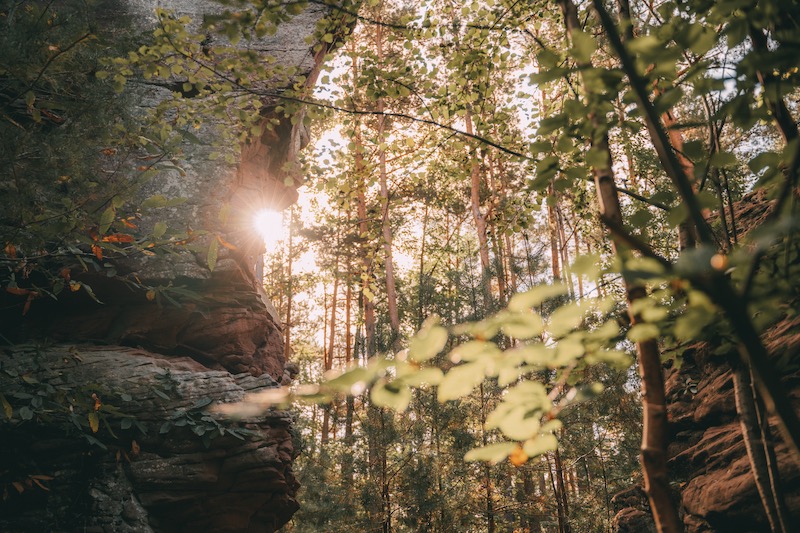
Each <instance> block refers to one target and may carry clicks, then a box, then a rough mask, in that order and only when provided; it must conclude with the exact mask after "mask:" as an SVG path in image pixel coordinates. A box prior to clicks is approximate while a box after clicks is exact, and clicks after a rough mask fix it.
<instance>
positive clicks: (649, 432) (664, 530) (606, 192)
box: [559, 0, 683, 533]
mask: <svg viewBox="0 0 800 533" xmlns="http://www.w3.org/2000/svg"><path fill="white" fill-rule="evenodd" d="M559 4H560V5H561V10H562V13H563V15H564V22H565V25H566V28H567V33H568V34H569V35H570V36H571V35H572V34H573V32H577V31H580V23H579V21H578V11H577V8H576V7H575V4H574V3H573V2H572V0H559ZM584 66H586V65H584ZM591 120H592V123H593V125H594V129H595V131H598V132H603V133H602V134H601V135H599V136H598V137H599V138H597V139H594V140H593V142H592V147H593V149H595V150H597V151H598V152H600V153H602V154H603V155H604V158H605V161H604V164H603V165H598V166H594V167H592V174H593V176H594V181H595V187H596V189H597V199H598V203H599V212H600V218H601V219H602V220H603V221H604V222H606V223H608V224H612V225H614V226H616V227H622V212H621V210H620V205H619V196H618V193H617V189H616V185H615V183H614V175H613V172H612V168H613V167H612V163H611V162H612V158H611V150H610V148H609V146H608V134H607V133H605V132H606V128H605V127H604V125H602V124H601V118H600V117H599V116H598V115H596V114H592V116H591ZM611 244H612V249H613V250H614V253H615V254H617V255H620V256H622V257H623V258H624V257H625V256H626V255H627V254H628V250H627V247H626V245H625V244H624V243H623V242H621V241H620V240H619V239H617V238H615V237H613V236H612V238H611ZM625 291H626V294H627V300H628V310H629V315H630V319H631V325H635V324H637V323H638V322H639V317H638V316H636V315H635V314H634V313H632V312H631V309H632V305H633V303H634V302H635V301H636V300H638V299H640V298H644V297H646V296H647V293H646V291H645V289H644V287H641V286H633V285H631V284H630V283H628V281H627V280H625ZM636 352H637V355H638V359H639V373H640V376H641V379H642V385H641V388H642V402H643V408H644V409H643V417H644V427H643V430H642V454H641V461H642V471H643V474H644V488H645V492H647V496H648V498H649V500H650V508H651V510H652V512H653V520H654V521H655V524H656V527H657V529H658V531H659V532H660V533H673V532H675V533H677V532H679V531H683V526H682V524H681V521H680V518H679V517H678V511H677V509H676V506H675V502H674V501H673V499H672V492H671V489H670V486H669V475H668V472H667V442H668V436H669V428H668V426H667V408H666V400H665V396H664V375H663V368H662V366H661V356H660V352H659V349H658V344H657V343H656V340H655V339H649V340H646V341H642V342H637V343H636Z"/></svg>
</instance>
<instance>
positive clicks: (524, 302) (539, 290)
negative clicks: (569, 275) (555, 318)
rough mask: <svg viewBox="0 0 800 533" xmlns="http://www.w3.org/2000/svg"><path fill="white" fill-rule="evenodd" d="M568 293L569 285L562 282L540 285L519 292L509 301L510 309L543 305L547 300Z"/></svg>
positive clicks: (525, 308) (521, 309)
mask: <svg viewBox="0 0 800 533" xmlns="http://www.w3.org/2000/svg"><path fill="white" fill-rule="evenodd" d="M566 293H567V287H566V286H565V285H562V284H553V285H538V286H536V287H534V288H532V289H530V290H528V291H525V292H518V293H517V294H515V295H514V296H512V297H511V300H509V302H508V310H509V311H525V310H527V309H530V308H531V307H536V306H538V305H541V304H542V303H543V302H544V301H545V300H549V299H550V298H555V297H556V296H561V295H562V294H566Z"/></svg>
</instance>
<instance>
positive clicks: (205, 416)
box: [0, 0, 329, 533]
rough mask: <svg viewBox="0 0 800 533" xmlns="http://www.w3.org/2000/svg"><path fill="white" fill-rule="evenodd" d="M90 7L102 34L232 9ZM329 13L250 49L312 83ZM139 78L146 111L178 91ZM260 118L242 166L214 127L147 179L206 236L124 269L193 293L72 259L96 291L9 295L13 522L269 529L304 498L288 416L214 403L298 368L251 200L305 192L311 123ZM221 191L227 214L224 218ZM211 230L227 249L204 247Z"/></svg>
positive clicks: (134, 528) (137, 2)
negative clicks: (237, 411) (266, 286)
mask: <svg viewBox="0 0 800 533" xmlns="http://www.w3.org/2000/svg"><path fill="white" fill-rule="evenodd" d="M91 5H92V6H93V7H92V9H95V10H96V12H95V13H93V14H92V15H91V16H93V17H94V18H95V19H96V20H97V23H98V32H99V33H100V34H101V38H102V36H104V38H108V39H115V38H118V37H119V36H120V35H123V34H124V35H126V36H128V37H130V35H132V34H134V33H136V32H146V31H149V30H151V29H152V28H153V27H154V25H155V23H156V19H155V14H154V9H155V8H156V7H166V8H168V9H172V10H174V11H175V12H176V13H177V14H178V15H189V16H191V17H192V18H193V19H194V20H201V19H202V16H203V15H204V14H206V13H210V12H212V10H215V9H216V10H219V9H221V8H220V7H219V4H215V3H214V2H210V1H195V0H173V1H170V2H159V1H156V0H107V1H104V2H98V3H96V4H91ZM328 13H329V11H328V9H327V8H325V7H322V6H319V5H317V6H315V5H310V6H309V7H306V8H305V9H304V10H303V11H302V12H300V13H299V14H297V15H295V16H292V17H290V18H289V19H288V21H286V22H284V23H283V24H281V26H280V27H279V29H278V32H277V33H276V34H275V35H273V36H271V37H265V38H263V39H261V40H259V41H258V42H257V43H256V44H255V45H253V46H254V48H255V49H256V50H257V52H258V53H259V54H264V55H269V56H271V57H273V58H274V59H275V61H276V62H277V63H278V64H283V65H287V66H291V67H294V71H295V72H296V75H297V76H304V77H306V79H307V80H308V81H307V82H306V83H308V84H312V83H313V81H314V79H315V75H316V71H317V70H318V69H319V67H320V63H321V59H322V57H323V56H324V52H325V49H323V50H322V51H321V52H319V51H318V52H317V53H314V51H313V49H312V47H311V46H310V45H309V44H308V42H307V41H306V39H307V38H308V37H310V36H312V35H313V34H314V32H315V30H316V27H317V24H318V23H319V22H320V21H321V20H322V19H323V18H324V17H325V16H327V15H328ZM134 85H135V84H134ZM281 88H282V87H275V88H274V89H275V90H279V89H281ZM132 90H133V91H134V94H135V98H134V104H135V105H137V106H140V107H143V108H147V107H148V106H152V105H155V103H157V102H159V101H161V100H162V99H164V98H167V97H169V96H170V94H171V92H172V88H171V87H170V86H169V85H168V84H162V85H158V84H140V85H138V86H134V87H133V88H132ZM273 92H274V91H273ZM275 103H276V102H268V104H270V105H274V104H275ZM262 116H263V119H264V122H265V123H266V122H268V121H269V120H270V119H275V120H274V121H273V122H277V126H275V127H271V128H266V127H265V128H264V130H263V133H262V135H261V137H260V138H259V139H257V140H256V141H255V142H252V143H250V144H248V145H247V146H245V147H243V149H242V150H241V160H240V164H238V165H231V164H229V163H226V162H224V161H223V160H212V159H213V158H212V157H211V152H213V151H215V150H217V149H218V147H214V146H212V142H211V141H212V140H213V137H214V127H215V125H214V124H210V125H207V126H203V128H202V129H201V130H200V131H199V132H198V135H197V137H198V138H199V142H194V143H189V142H187V143H185V145H184V146H183V160H182V161H181V165H180V167H181V170H173V171H169V170H167V171H164V172H162V174H160V175H159V178H158V179H157V180H154V181H152V182H151V183H148V184H147V185H146V186H145V187H144V188H143V189H142V190H141V191H140V192H139V193H138V194H139V196H140V200H141V199H144V198H147V197H152V196H154V195H160V196H163V197H165V198H168V199H171V198H177V197H181V198H183V199H185V201H184V202H183V203H181V204H180V205H177V204H176V205H174V206H173V207H169V208H168V209H167V211H168V212H167V214H166V215H165V214H164V211H163V210H162V211H161V212H159V213H158V217H160V218H159V219H157V220H158V221H161V222H163V223H165V224H166V225H167V226H169V227H170V228H182V229H186V228H187V227H191V228H194V229H203V230H205V231H207V233H206V234H205V236H203V237H201V238H200V239H199V244H201V245H202V246H199V247H198V248H197V249H194V250H189V249H186V250H178V251H177V253H173V254H164V255H140V256H132V257H129V258H126V259H123V260H120V261H118V262H117V263H116V264H115V265H114V267H115V269H117V271H118V272H119V273H120V274H122V275H124V276H127V277H128V279H136V280H139V281H141V282H142V284H144V285H149V286H159V287H164V288H166V289H165V290H167V291H169V290H185V291H190V293H191V294H192V295H193V297H191V298H188V299H183V300H182V301H181V302H180V304H179V305H173V304H171V303H169V302H166V301H157V299H155V298H153V296H152V294H147V293H145V292H144V291H142V290H136V289H132V288H131V287H130V286H129V285H126V284H125V283H123V282H122V281H120V279H119V278H118V277H114V276H111V277H109V276H107V275H105V274H104V273H103V272H99V273H97V272H91V271H84V270H83V269H81V268H69V267H72V266H73V265H67V267H68V268H69V270H68V271H67V275H68V276H70V279H71V280H72V281H78V282H84V283H86V284H88V285H90V286H91V287H92V289H93V292H94V294H95V295H96V296H97V298H98V299H99V300H101V301H102V303H99V302H97V301H95V300H93V299H92V298H90V297H89V295H88V294H87V293H86V292H84V291H80V292H75V293H71V292H69V291H65V292H64V293H62V295H61V296H60V297H59V299H58V300H57V301H56V300H53V301H44V300H42V301H37V302H36V305H34V306H32V307H31V308H30V310H29V312H27V311H28V309H27V308H26V309H25V311H26V313H25V316H23V313H21V312H20V311H21V310H22V307H21V306H22V305H23V301H21V300H20V299H19V298H18V297H17V295H14V294H9V293H3V294H2V295H0V305H2V308H3V311H2V312H0V320H1V321H2V323H1V324H0V333H1V334H2V336H3V339H4V340H5V341H9V340H10V341H12V342H13V343H15V344H14V345H12V346H9V347H6V348H4V349H3V351H0V391H2V392H3V394H4V395H5V397H7V399H8V400H9V401H10V403H13V404H14V405H13V406H12V405H10V404H9V403H4V405H3V408H4V410H6V412H7V413H8V410H9V409H11V410H12V413H13V417H12V416H7V418H10V419H11V421H10V422H8V421H7V422H4V423H2V424H0V457H1V458H0V484H2V487H0V490H2V492H3V497H2V500H0V530H1V531H8V532H27V531H30V532H34V531H36V532H38V531H86V532H108V533H111V532H125V531H130V532H147V531H163V532H180V531H214V532H225V531H230V532H234V531H261V532H264V531H266V532H271V531H274V530H276V529H277V528H279V527H280V526H281V525H283V524H284V523H285V522H286V521H287V520H288V519H289V518H290V517H291V515H292V513H293V512H294V511H295V510H296V508H297V502H296V500H295V493H296V490H297V488H298V484H297V481H296V480H295V478H294V476H293V474H292V459H293V457H294V454H295V448H294V445H293V441H292V433H291V419H290V416H289V415H288V414H287V413H285V412H280V411H275V412H270V413H268V414H267V415H265V416H262V417H259V418H255V419H247V420H243V421H239V422H231V421H226V420H222V419H219V418H215V417H214V416H212V415H211V414H209V413H208V412H207V411H206V408H207V407H208V406H209V405H210V404H211V403H212V402H230V401H236V400H240V399H241V398H242V396H243V395H244V394H245V393H247V392H253V391H259V390H263V389H264V388H268V387H275V386H278V384H279V382H280V381H281V380H283V379H284V376H286V375H289V376H290V375H291V371H289V372H285V371H284V364H285V360H284V350H283V341H282V335H281V324H280V322H279V319H278V318H277V314H276V312H275V311H274V309H273V308H272V306H271V304H270V303H269V301H268V300H267V299H266V297H265V295H264V293H263V290H261V287H260V280H256V278H255V274H254V266H255V261H256V257H257V256H258V254H259V253H261V245H259V243H258V239H257V238H256V237H255V236H254V234H253V232H252V230H251V229H250V228H249V225H250V220H251V217H252V215H253V213H254V211H255V210H257V209H260V208H265V207H271V208H275V209H282V208H285V207H286V206H287V205H289V204H291V203H292V202H294V201H295V200H296V188H297V186H299V185H300V184H301V183H302V178H301V177H300V176H299V175H298V173H297V170H296V168H295V164H294V163H295V158H296V155H297V152H298V151H299V150H301V149H302V148H303V147H304V146H305V145H306V144H307V143H308V133H307V131H306V130H305V127H304V126H303V121H302V120H295V121H291V120H289V119H287V118H283V117H282V116H278V115H276V114H274V113H273V114H272V115H270V112H269V110H268V109H267V111H263V112H262ZM276 117H278V118H276ZM301 118H302V117H301ZM222 206H227V209H228V211H230V212H231V213H232V216H230V217H225V218H224V219H223V217H221V216H220V208H221V207H222ZM165 217H166V218H165ZM155 223H156V219H154V218H152V217H151V218H148V216H147V215H146V214H145V216H144V218H143V219H142V220H141V221H139V226H140V229H141V230H142V231H151V230H152V228H153V225H154V224H155ZM217 238H219V240H220V242H225V243H229V244H231V246H230V247H229V248H230V249H229V248H226V247H224V246H220V247H219V250H218V257H216V260H215V261H210V260H209V258H208V257H207V254H208V252H207V250H208V248H209V246H210V245H211V243H212V242H213V241H214V239H217ZM216 255H217V253H215V256H216ZM209 263H212V264H211V265H210V264H209ZM212 266H213V268H211V267H212Z"/></svg>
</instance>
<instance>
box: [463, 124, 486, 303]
mask: <svg viewBox="0 0 800 533" xmlns="http://www.w3.org/2000/svg"><path fill="white" fill-rule="evenodd" d="M464 120H465V130H466V132H467V134H468V135H474V130H473V126H472V111H471V110H470V109H468V110H467V113H466V115H465V119H464ZM469 191H470V196H469V197H470V205H471V208H472V220H473V221H474V222H475V230H476V231H477V234H478V257H479V258H480V261H481V286H482V288H483V296H484V300H485V305H486V308H487V310H488V309H490V308H491V307H492V303H491V302H492V285H491V282H492V278H491V267H492V265H491V262H490V260H489V240H488V236H487V234H486V229H487V228H486V216H485V215H484V213H483V212H482V211H481V163H480V154H479V149H478V148H477V147H476V148H475V149H474V150H473V152H472V157H471V160H470V189H469Z"/></svg>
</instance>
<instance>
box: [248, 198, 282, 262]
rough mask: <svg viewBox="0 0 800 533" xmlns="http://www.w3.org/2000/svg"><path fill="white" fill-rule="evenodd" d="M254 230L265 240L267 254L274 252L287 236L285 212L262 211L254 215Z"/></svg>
mask: <svg viewBox="0 0 800 533" xmlns="http://www.w3.org/2000/svg"><path fill="white" fill-rule="evenodd" d="M253 228H255V230H256V232H258V234H259V235H260V236H261V238H262V239H264V245H265V246H266V249H267V252H271V251H274V249H275V247H276V246H277V245H278V243H279V242H280V241H282V240H284V239H285V238H286V234H287V231H286V226H285V225H284V223H283V212H281V211H274V210H272V209H262V210H261V211H258V212H257V213H256V214H255V215H253Z"/></svg>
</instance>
